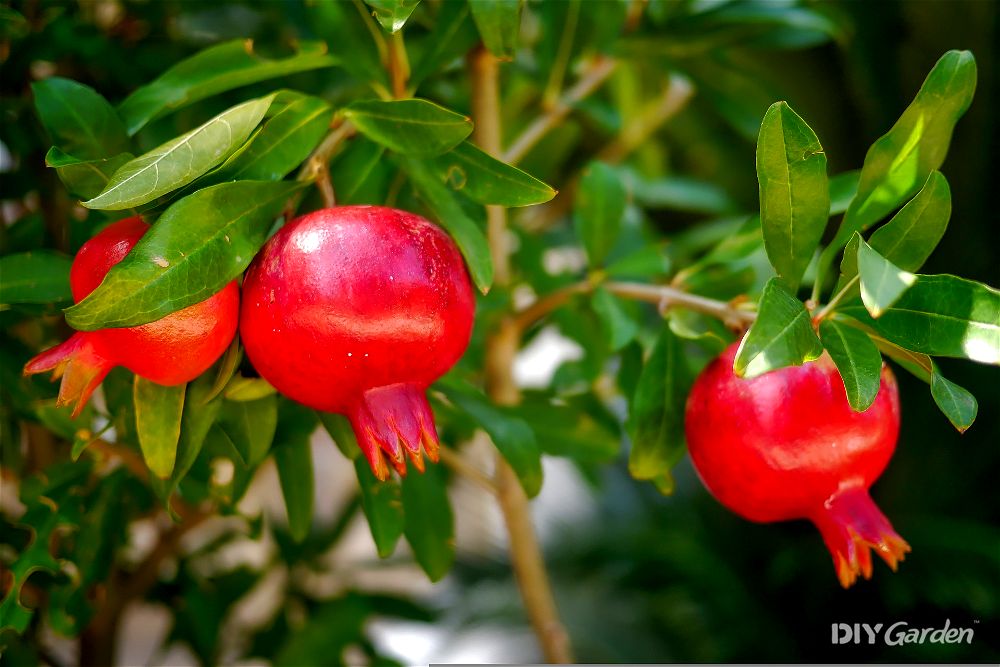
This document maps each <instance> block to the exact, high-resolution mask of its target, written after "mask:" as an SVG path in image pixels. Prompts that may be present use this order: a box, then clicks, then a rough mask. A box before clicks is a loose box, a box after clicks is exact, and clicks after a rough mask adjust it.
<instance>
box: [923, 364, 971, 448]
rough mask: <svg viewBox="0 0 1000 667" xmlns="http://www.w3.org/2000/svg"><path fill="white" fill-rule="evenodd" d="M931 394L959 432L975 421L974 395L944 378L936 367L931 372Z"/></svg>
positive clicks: (963, 431) (962, 431)
mask: <svg viewBox="0 0 1000 667" xmlns="http://www.w3.org/2000/svg"><path fill="white" fill-rule="evenodd" d="M931 396H932V397H933V398H934V402H935V403H936V404H937V406H938V407H939V408H940V409H941V412H943V413H944V415H945V417H947V418H948V421H950V422H951V423H952V425H953V426H954V427H955V428H957V429H958V432H959V433H965V431H966V430H967V429H968V428H969V427H970V426H972V422H974V421H976V414H977V413H978V412H979V404H978V403H977V402H976V397H975V396H973V395H972V394H971V393H969V392H968V390H966V389H964V388H962V387H960V386H958V385H957V384H955V383H954V382H952V381H951V380H948V379H947V378H945V377H944V376H943V375H941V373H939V372H938V370H937V369H936V368H935V369H934V371H933V372H932V373H931Z"/></svg>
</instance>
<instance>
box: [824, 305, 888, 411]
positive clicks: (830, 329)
mask: <svg viewBox="0 0 1000 667" xmlns="http://www.w3.org/2000/svg"><path fill="white" fill-rule="evenodd" d="M819 335H820V338H821V339H822V341H823V347H825V348H826V351H827V352H829V353H830V357H831V358H832V359H833V363H835V364H836V365H837V370H839V371H840V377H841V378H842V379H843V381H844V388H845V389H846V390H847V401H848V402H849V403H850V404H851V408H852V409H853V410H854V411H856V412H864V411H865V410H867V409H868V408H869V406H871V404H872V403H873V402H874V401H875V397H876V396H878V390H879V385H880V383H881V377H882V355H881V354H880V353H879V351H878V347H876V345H875V343H873V342H872V339H871V338H869V337H868V334H866V333H865V332H863V331H860V330H858V329H855V328H853V327H849V326H847V325H844V324H841V323H839V322H836V321H834V320H830V319H824V320H823V321H822V322H821V323H820V325H819Z"/></svg>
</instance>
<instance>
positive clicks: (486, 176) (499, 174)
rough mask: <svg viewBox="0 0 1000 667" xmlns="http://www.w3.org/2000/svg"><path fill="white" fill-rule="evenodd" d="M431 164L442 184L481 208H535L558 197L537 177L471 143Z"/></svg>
mask: <svg viewBox="0 0 1000 667" xmlns="http://www.w3.org/2000/svg"><path fill="white" fill-rule="evenodd" d="M430 164H431V166H432V167H433V169H434V170H435V171H436V172H437V173H438V177H439V178H441V180H443V181H444V182H446V183H447V184H448V185H449V186H451V187H452V188H453V189H455V190H459V191H461V192H463V193H465V194H466V195H468V197H469V198H470V199H472V200H474V201H477V202H479V203H480V204H497V205H499V206H531V205H532V204H541V203H543V202H547V201H549V200H550V199H552V198H553V197H555V196H556V191H555V190H553V189H552V188H550V187H549V186H548V185H546V184H545V183H542V182H541V181H540V180H538V179H537V178H535V177H534V176H531V175H529V174H526V173H525V172H523V171H521V170H520V169H518V168H517V167H512V166H510V165H509V164H506V163H504V162H501V161H500V160H497V159H496V158H494V157H491V156H490V155H487V154H486V153H484V152H483V151H481V150H479V149H478V148H476V146H475V145H473V144H472V143H470V142H468V141H463V142H462V143H460V144H459V145H458V146H456V147H455V148H454V149H452V150H451V151H449V152H448V153H445V154H444V155H441V156H439V157H437V158H434V160H433V161H432V162H431V163H430Z"/></svg>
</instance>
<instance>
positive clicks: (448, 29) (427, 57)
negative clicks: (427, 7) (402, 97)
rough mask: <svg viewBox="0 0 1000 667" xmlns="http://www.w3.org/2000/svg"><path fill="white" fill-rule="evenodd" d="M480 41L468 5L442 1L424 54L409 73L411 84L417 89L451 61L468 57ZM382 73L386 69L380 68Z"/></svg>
mask: <svg viewBox="0 0 1000 667" xmlns="http://www.w3.org/2000/svg"><path fill="white" fill-rule="evenodd" d="M478 42H479V32H478V31H477V30H476V26H475V24H474V23H473V21H472V19H471V18H470V15H469V5H468V3H466V2H461V1H459V2H442V3H441V4H440V7H439V9H438V13H437V16H435V17H434V24H433V28H432V29H431V33H430V35H429V36H428V37H427V41H426V48H425V50H424V52H423V55H422V56H421V57H420V59H419V60H418V61H417V62H416V64H415V65H414V66H413V69H412V71H411V72H410V85H411V86H413V87H417V86H419V85H420V84H421V82H423V80H424V79H426V78H427V77H428V76H430V75H431V74H434V73H435V72H438V71H439V70H441V69H443V68H444V66H445V65H447V64H448V63H449V62H451V61H454V60H456V59H458V58H460V57H462V56H463V55H465V54H466V53H467V52H468V51H469V50H470V49H472V47H474V46H475V45H476V44H477V43H478ZM379 69H381V70H382V71H383V72H384V71H385V68H384V67H381V66H380V67H379Z"/></svg>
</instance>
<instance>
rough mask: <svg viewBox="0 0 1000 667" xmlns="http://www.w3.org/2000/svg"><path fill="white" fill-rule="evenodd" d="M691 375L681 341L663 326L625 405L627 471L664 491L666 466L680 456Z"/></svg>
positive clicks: (668, 486) (667, 488)
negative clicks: (629, 445) (628, 436)
mask: <svg viewBox="0 0 1000 667" xmlns="http://www.w3.org/2000/svg"><path fill="white" fill-rule="evenodd" d="M693 379H694V378H693V377H692V375H691V370H690V368H689V367H688V365H687V360H686V357H685V354H684V348H683V345H682V342H681V340H680V339H679V338H678V337H677V336H676V335H674V333H673V331H671V330H670V329H669V328H667V327H663V329H662V330H661V332H660V336H659V338H657V339H656V344H655V345H654V346H653V350H652V352H651V353H650V355H649V358H648V359H647V360H646V363H645V364H644V365H643V367H642V373H641V374H640V375H639V385H638V387H636V391H635V396H634V397H632V401H631V403H630V404H629V429H630V431H631V435H632V452H631V454H630V455H629V462H628V469H629V472H630V473H631V474H632V476H633V477H635V478H636V479H643V480H650V481H652V482H654V483H655V484H656V486H657V488H659V489H660V490H661V491H663V492H664V493H670V492H671V491H672V489H673V475H672V473H671V470H672V469H673V467H674V466H675V465H677V462H678V461H680V460H681V457H682V456H684V449H685V440H684V402H685V401H686V400H687V395H688V390H689V389H690V388H691V383H692V381H693Z"/></svg>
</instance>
